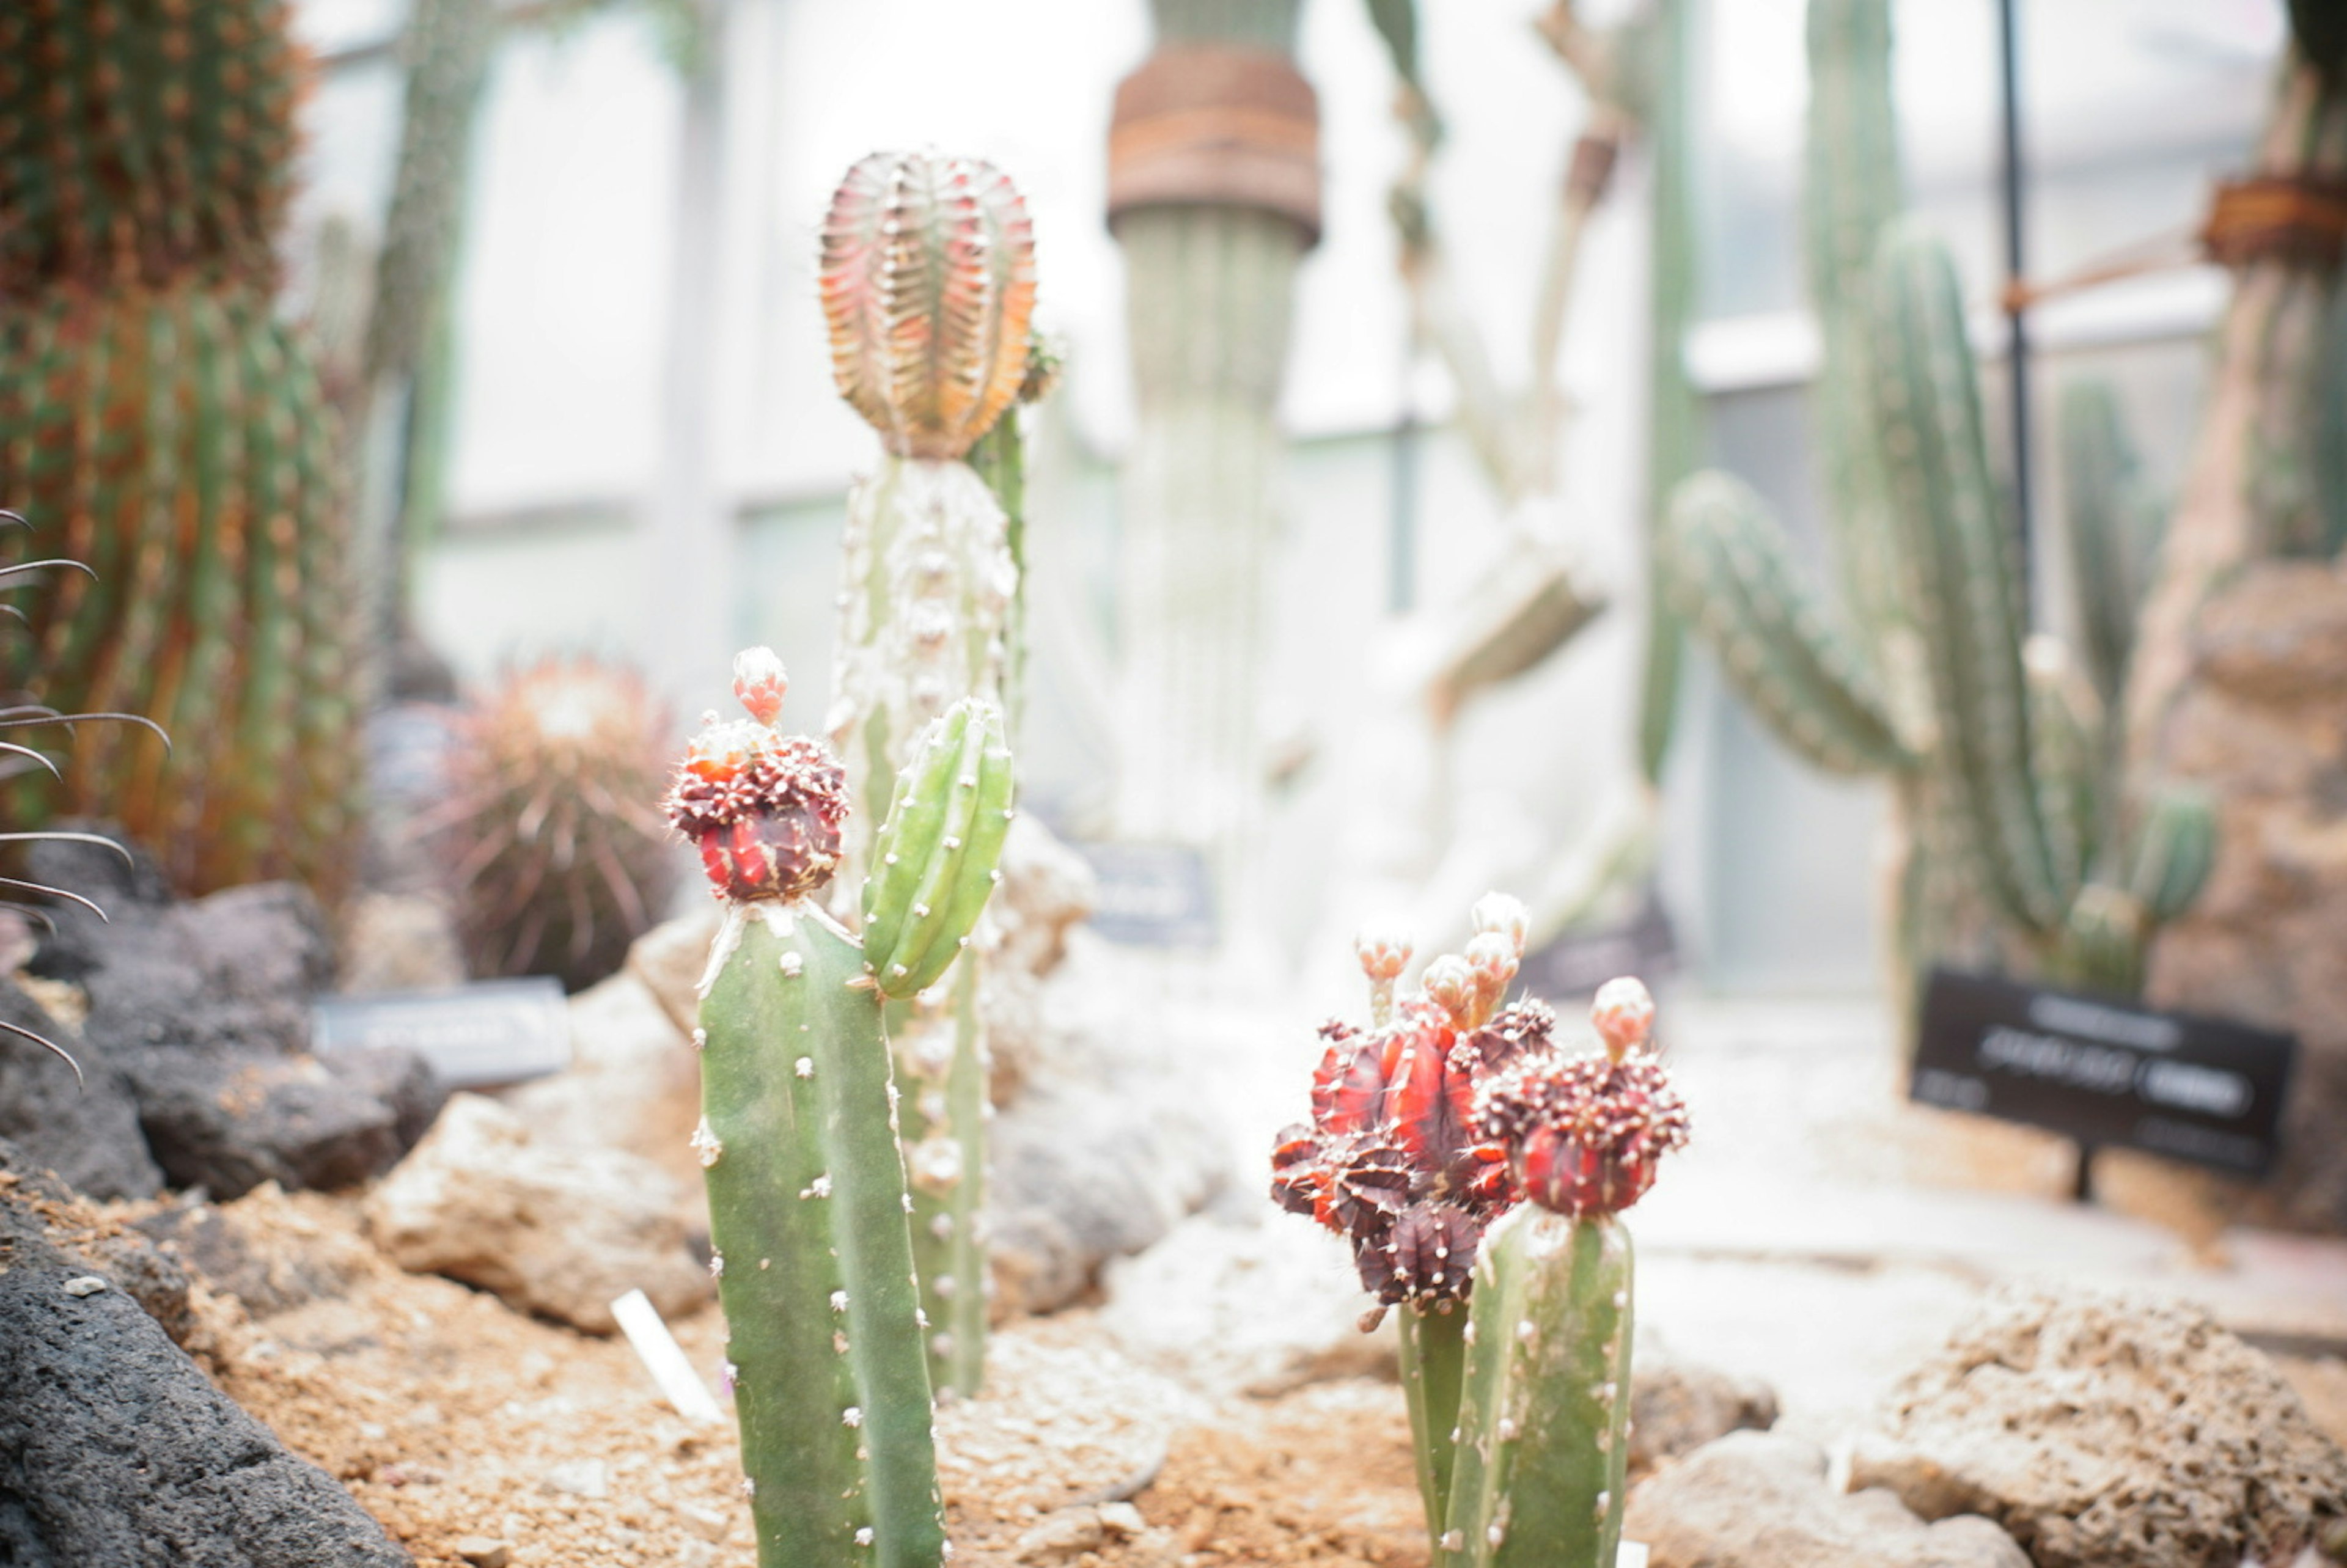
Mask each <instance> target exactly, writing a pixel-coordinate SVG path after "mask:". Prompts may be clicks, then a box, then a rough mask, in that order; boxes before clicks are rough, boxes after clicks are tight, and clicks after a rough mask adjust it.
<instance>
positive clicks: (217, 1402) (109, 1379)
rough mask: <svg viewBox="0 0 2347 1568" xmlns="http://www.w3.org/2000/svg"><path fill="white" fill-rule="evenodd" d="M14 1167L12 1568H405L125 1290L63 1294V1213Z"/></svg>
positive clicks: (1, 1542)
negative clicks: (90, 1567)
mask: <svg viewBox="0 0 2347 1568" xmlns="http://www.w3.org/2000/svg"><path fill="white" fill-rule="evenodd" d="M20 1158H21V1156H18V1155H15V1153H13V1152H9V1151H5V1149H0V1164H5V1166H6V1167H7V1169H6V1170H5V1172H0V1563H22V1564H25V1565H26V1568H68V1565H74V1568H77V1565H79V1564H84V1563H87V1564H97V1563H106V1564H116V1563H120V1564H123V1565H125V1568H147V1565H152V1568H166V1565H169V1564H178V1563H218V1564H221V1565H222V1568H230V1565H235V1568H393V1565H395V1564H401V1563H407V1562H408V1557H407V1554H406V1553H405V1552H403V1551H401V1550H400V1549H399V1548H398V1547H397V1546H396V1545H395V1544H393V1542H391V1540H390V1539H389V1538H388V1537H387V1536H385V1535H384V1532H383V1528H382V1526H380V1525H378V1524H377V1523H375V1522H374V1520H372V1519H370V1518H368V1517H367V1515H366V1513H365V1512H364V1511H363V1510H361V1509H360V1508H359V1506H358V1504H357V1503H355V1502H354V1501H352V1500H351V1498H350V1495H349V1494H348V1493H347V1492H345V1491H343V1489H342V1488H341V1487H340V1486H339V1485H337V1484H336V1483H335V1482H334V1481H333V1479H332V1478H331V1477H329V1476H328V1475H326V1474H325V1472H324V1471H320V1470H317V1469H315V1468H314V1467H313V1466H311V1465H308V1464H305V1463H303V1462H302V1460H298V1459H296V1458H294V1457H293V1456H292V1454H290V1453H288V1452H286V1450H284V1448H283V1447H282V1445H281V1444H280V1443H279V1442H278V1441H277V1440H276V1438H275V1437H273V1436H272V1434H271V1433H270V1431H269V1430H268V1429H267V1428H265V1427H263V1426H261V1424H260V1423H259V1422H258V1421H255V1420H254V1419H252V1418H251V1417H250V1416H248V1415H246V1414H245V1413H244V1412H243V1411H242V1410H241V1409H237V1407H236V1406H235V1405H234V1404H233V1403H231V1401H230V1400H229V1399H228V1398H227V1397H226V1396H225V1395H223V1394H221V1393H220V1391H219V1390H218V1389H214V1388H213V1387H212V1385H211V1382H210V1379H209V1378H206V1377H205V1376H204V1374H203V1372H202V1370H201V1369H200V1368H198V1367H197V1366H196V1364H195V1363H194V1362H193V1361H191V1360H190V1359H189V1358H188V1357H187V1356H186V1355H185V1353H183V1352H182V1351H181V1350H180V1349H179V1348H178V1347H177V1346H175V1345H173V1344H172V1343H171V1341H170V1339H169V1337H166V1335H165V1334H164V1331H163V1328H162V1327H161V1325H159V1323H158V1322H157V1321H156V1320H155V1319H154V1318H153V1317H149V1315H148V1314H147V1313H146V1312H144V1311H142V1310H141V1309H140V1307H139V1304H138V1302H137V1301H135V1300H133V1299H132V1297H131V1296H130V1294H129V1293H128V1289H127V1288H121V1289H117V1288H109V1289H101V1290H95V1291H89V1292H87V1294H76V1293H74V1292H72V1291H70V1290H68V1289H67V1285H68V1283H69V1282H71V1281H74V1280H76V1279H78V1278H81V1277H83V1276H85V1275H86V1274H87V1266H86V1265H85V1263H84V1261H83V1260H82V1259H81V1258H79V1257H77V1256H75V1255H72V1253H71V1252H69V1251H68V1250H67V1249H65V1248H61V1247H60V1246H58V1245H56V1242H55V1241H53V1240H52V1239H51V1235H50V1229H51V1222H50V1220H49V1218H48V1217H47V1216H46V1214H44V1213H43V1212H42V1210H41V1207H40V1205H42V1204H47V1205H50V1206H52V1207H55V1206H57V1205H59V1204H63V1203H64V1202H65V1200H62V1199H60V1198H59V1197H58V1196H57V1194H56V1192H55V1191H54V1190H49V1191H46V1192H45V1193H44V1192H43V1191H42V1189H40V1185H39V1181H38V1178H33V1177H27V1176H26V1175H24V1174H23V1173H21V1172H20V1171H19V1170H18V1169H17V1163H18V1161H19V1160H20ZM26 1194H38V1195H36V1196H34V1197H27V1196H26ZM115 1283H116V1284H118V1285H119V1284H121V1283H122V1282H121V1281H119V1280H116V1281H115Z"/></svg>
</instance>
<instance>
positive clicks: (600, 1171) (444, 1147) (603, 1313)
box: [366, 1094, 714, 1334]
mask: <svg viewBox="0 0 2347 1568" xmlns="http://www.w3.org/2000/svg"><path fill="white" fill-rule="evenodd" d="M679 1207H680V1204H679V1197H678V1194H677V1193H676V1191H675V1184H674V1183H672V1182H671V1180H670V1178H669V1177H668V1175H667V1174H666V1173H664V1172H662V1171H661V1169H660V1168H659V1167H658V1166H656V1165H653V1164H651V1163H649V1162H648V1161H645V1160H641V1159H639V1158H638V1157H636V1156H635V1155H632V1154H628V1153H622V1152H620V1151H619V1150H615V1149H606V1150H587V1149H564V1148H554V1147H545V1146H540V1145H538V1144H537V1143H533V1142H532V1140H531V1138H530V1134H529V1131H528V1128H527V1127H525V1126H524V1125H523V1124H522V1123H521V1122H520V1121H519V1120H518V1118H516V1117H515V1115H514V1114H513V1112H510V1111H507V1109H506V1108H505V1107H504V1106H502V1105H500V1104H498V1103H497V1102H495V1101H493V1100H489V1099H486V1098H484V1097H482V1096H480V1095H477V1094H458V1095H456V1096H455V1097H454V1098H453V1099H451V1100H450V1101H449V1102H448V1108H447V1109H446V1111H445V1112H442V1113H441V1116H440V1120H439V1122H438V1124H437V1125H436V1126H435V1127H434V1128H433V1130H432V1132H431V1133H430V1134H429V1135H428V1136H426V1137H425V1140H424V1141H423V1142H422V1143H419V1144H417V1145H416V1147H415V1153H411V1154H410V1155H409V1156H408V1157H407V1158H406V1159H405V1161H404V1162H402V1163H401V1164H400V1166H399V1168H398V1169H397V1170H395V1171H394V1172H393V1173H391V1175H390V1176H389V1177H387V1178H386V1179H385V1180H384V1183H383V1184H382V1185H381V1186H379V1187H377V1188H376V1189H375V1191H374V1194H373V1195H372V1196H371V1197H370V1198H369V1199H368V1202H367V1210H366V1213H367V1225H368V1229H369V1231H370V1233H371V1234H372V1235H374V1240H375V1245H378V1246H379V1247H381V1248H382V1249H383V1250H384V1253H386V1254H387V1255H389V1256H390V1257H391V1258H392V1259H393V1260H394V1261H395V1262H396V1263H397V1264H398V1265H399V1266H401V1267H403V1268H405V1269H407V1270H409V1271H410V1272H411V1273H416V1274H444V1275H446V1276H448V1277H450V1278H451V1279H458V1280H462V1281H464V1282H465V1283H466V1284H467V1285H476V1286H480V1287H482V1288H483V1289H485V1290H491V1291H495V1292H496V1293H497V1295H498V1296H501V1297H503V1298H504V1299H505V1301H506V1302H507V1305H509V1306H511V1307H516V1308H518V1309H519V1310H521V1311H525V1312H538V1313H544V1314H546V1315H547V1316H548V1317H559V1318H561V1319H562V1320H563V1321H564V1322H567V1323H569V1324H571V1325H573V1326H574V1327H579V1328H583V1329H586V1330H587V1331H588V1332H589V1333H593V1334H609V1333H610V1332H612V1330H613V1329H614V1328H615V1327H617V1326H616V1325H615V1324H614V1323H613V1321H612V1318H611V1303H612V1301H613V1300H615V1299H616V1298H618V1297H619V1296H623V1295H625V1294H626V1293H627V1292H628V1291H630V1290H631V1289H636V1288H641V1289H642V1291H643V1292H644V1294H645V1295H646V1296H650V1297H651V1301H652V1305H654V1306H655V1307H659V1308H660V1310H661V1313H662V1314H663V1315H666V1316H670V1317H675V1316H680V1315H682V1314H684V1313H687V1312H690V1311H692V1309H694V1308H695V1307H699V1306H700V1305H701V1304H702V1302H704V1301H706V1300H708V1299H709V1297H710V1296H711V1295H712V1293H713V1290H714V1285H713V1282H712V1280H711V1278H710V1276H709V1273H708V1271H707V1270H706V1269H705V1268H703V1267H702V1266H701V1264H700V1263H699V1261H698V1260H696V1259H695V1257H694V1256H693V1255H692V1251H691V1249H690V1247H689V1245H688V1238H687V1231H686V1227H685V1225H684V1223H683V1222H682V1220H681V1219H680V1218H679V1217H678V1209H679Z"/></svg>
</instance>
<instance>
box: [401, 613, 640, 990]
mask: <svg viewBox="0 0 2347 1568" xmlns="http://www.w3.org/2000/svg"><path fill="white" fill-rule="evenodd" d="M454 728H455V733H454V734H453V735H452V736H451V739H450V744H449V749H448V752H447V754H446V769H447V778H446V796H445V798H444V799H443V800H442V801H441V802H440V803H439V804H437V806H436V808H435V809H434V810H433V811H432V812H431V814H430V815H428V816H427V817H426V818H425V821H424V822H423V823H421V824H420V825H419V828H420V831H422V832H423V833H425V835H427V837H428V838H429V840H430V841H431V843H432V845H433V846H434V849H435V851H436V853H435V856H434V859H435V861H436V864H438V865H440V866H443V867H445V874H446V878H447V884H446V888H447V895H448V898H449V902H450V904H451V906H452V907H453V909H454V912H455V916H456V928H457V931H458V934H459V936H460V937H461V938H462V940H463V944H464V950H465V953H466V958H467V961H468V962H469V964H470V966H471V968H472V969H473V972H474V974H475V975H476V976H477V977H480V978H488V977H493V976H498V975H553V976H555V977H557V978H559V979H560V980H561V981H562V983H563V985H564V987H565V988H566V989H570V990H579V989H583V988H585V987H587V986H590V985H592V984H594V983H595V982H596V981H597V980H600V979H603V978H604V977H605V976H607V975H610V974H611V973H613V972H615V971H616V970H618V968H620V964H621V963H623V962H624V961H625V960H626V958H627V956H628V947H629V944H630V943H631V942H633V941H634V940H635V939H636V938H638V937H640V936H641V935H642V934H643V933H644V932H645V931H647V930H649V929H650V928H651V925H652V923H653V922H654V921H655V920H658V919H659V918H660V917H661V915H662V914H664V913H665V912H666V910H667V908H668V905H669V898H670V895H671V892H672V891H673V890H674V886H675V874H674V865H673V861H672V851H671V844H670V840H669V834H668V828H667V825H666V824H665V823H663V822H662V821H661V817H660V814H659V813H658V812H657V811H655V810H653V809H652V806H651V802H652V800H653V799H654V798H655V797H656V796H657V795H658V794H659V793H660V789H661V784H662V782H663V781H664V780H665V779H666V777H667V775H668V766H669V752H670V743H669V732H670V719H669V712H668V709H667V707H666V705H665V704H663V703H662V702H660V701H659V699H658V698H656V697H655V696H653V694H652V692H651V689H650V688H649V687H648V686H647V685H646V684H645V682H644V681H643V678H642V677H641V675H639V674H638V673H637V672H636V671H632V670H629V669H626V668H623V667H621V666H619V665H615V664H611V663H609V662H606V661H602V660H600V659H597V658H594V657H591V656H589V655H585V654H571V655H568V656H560V657H555V658H548V659H542V660H540V661H538V662H536V663H534V664H531V665H528V666H527V667H525V668H523V669H520V670H518V671H513V672H511V673H509V674H507V676H506V677H505V678H504V679H502V680H501V681H499V682H497V685H496V686H495V687H494V688H493V689H492V690H491V691H489V692H487V694H485V695H484V696H482V697H481V698H480V699H479V700H478V701H477V702H474V703H473V704H472V705H470V706H469V707H468V708H466V710H465V711H464V712H462V713H461V714H460V715H459V716H458V718H457V719H456V723H455V726H454Z"/></svg>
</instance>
